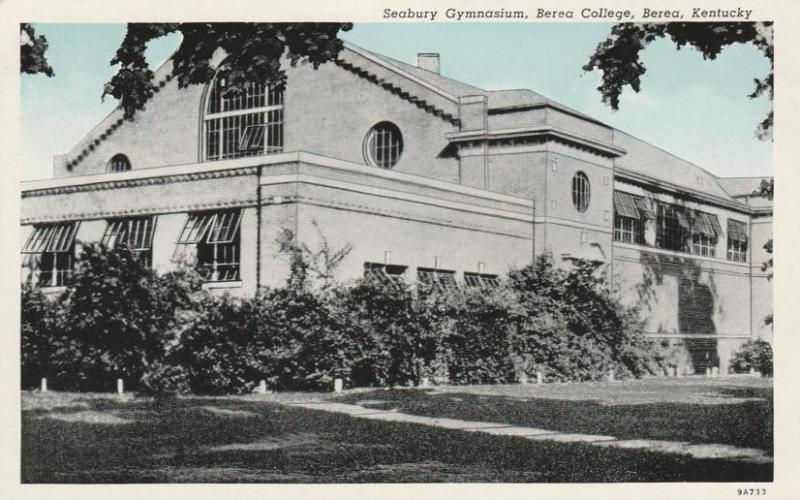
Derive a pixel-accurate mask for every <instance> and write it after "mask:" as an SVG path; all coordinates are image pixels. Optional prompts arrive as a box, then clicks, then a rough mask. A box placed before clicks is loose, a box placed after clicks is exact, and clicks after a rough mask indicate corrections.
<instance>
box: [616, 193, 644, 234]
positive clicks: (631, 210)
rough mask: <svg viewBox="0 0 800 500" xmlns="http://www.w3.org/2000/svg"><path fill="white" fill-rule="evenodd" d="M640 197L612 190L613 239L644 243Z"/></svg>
mask: <svg viewBox="0 0 800 500" xmlns="http://www.w3.org/2000/svg"><path fill="white" fill-rule="evenodd" d="M642 202H643V200H642V198H640V197H638V196H634V195H632V194H629V193H624V192H622V191H614V240H616V241H621V242H623V243H644V224H642V217H643V216H644V215H643V214H642V211H641V210H640V208H641V206H642Z"/></svg>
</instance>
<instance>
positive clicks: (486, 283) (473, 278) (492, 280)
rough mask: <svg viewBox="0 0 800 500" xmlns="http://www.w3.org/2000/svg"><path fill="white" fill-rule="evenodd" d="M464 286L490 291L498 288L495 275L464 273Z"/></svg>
mask: <svg viewBox="0 0 800 500" xmlns="http://www.w3.org/2000/svg"><path fill="white" fill-rule="evenodd" d="M464 284H465V285H466V286H467V287H469V288H480V289H481V290H492V289H495V288H497V287H498V286H500V280H499V279H498V277H497V275H496V274H482V273H464Z"/></svg>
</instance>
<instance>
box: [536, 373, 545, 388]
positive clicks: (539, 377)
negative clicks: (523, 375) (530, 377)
mask: <svg viewBox="0 0 800 500" xmlns="http://www.w3.org/2000/svg"><path fill="white" fill-rule="evenodd" d="M543 383H544V374H543V373H542V372H536V385H542V384H543Z"/></svg>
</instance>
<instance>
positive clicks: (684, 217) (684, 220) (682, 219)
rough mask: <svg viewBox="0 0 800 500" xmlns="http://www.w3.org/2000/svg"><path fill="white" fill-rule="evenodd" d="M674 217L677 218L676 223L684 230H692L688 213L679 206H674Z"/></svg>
mask: <svg viewBox="0 0 800 500" xmlns="http://www.w3.org/2000/svg"><path fill="white" fill-rule="evenodd" d="M675 218H676V219H678V225H679V226H680V227H681V228H683V229H684V230H686V231H691V230H692V224H691V223H690V222H689V214H688V213H687V212H686V210H684V209H683V208H681V207H675Z"/></svg>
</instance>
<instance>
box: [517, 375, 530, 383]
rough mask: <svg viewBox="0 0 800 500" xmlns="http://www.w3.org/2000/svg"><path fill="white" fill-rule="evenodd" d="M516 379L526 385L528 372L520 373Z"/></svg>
mask: <svg viewBox="0 0 800 500" xmlns="http://www.w3.org/2000/svg"><path fill="white" fill-rule="evenodd" d="M518 379H519V383H520V384H522V385H526V384H527V383H528V374H527V373H520V374H519V377H518Z"/></svg>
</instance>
